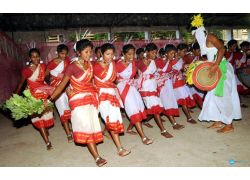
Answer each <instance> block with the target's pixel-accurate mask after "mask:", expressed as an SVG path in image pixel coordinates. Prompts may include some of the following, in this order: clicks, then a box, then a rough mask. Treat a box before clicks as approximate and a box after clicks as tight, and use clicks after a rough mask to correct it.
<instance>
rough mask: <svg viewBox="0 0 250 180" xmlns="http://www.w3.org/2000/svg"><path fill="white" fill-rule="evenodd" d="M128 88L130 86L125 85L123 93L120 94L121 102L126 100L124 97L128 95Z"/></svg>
mask: <svg viewBox="0 0 250 180" xmlns="http://www.w3.org/2000/svg"><path fill="white" fill-rule="evenodd" d="M129 88H130V85H129V84H126V85H125V87H124V89H123V91H122V92H120V95H121V99H122V101H123V102H124V101H125V99H126V96H127V94H128V91H129Z"/></svg>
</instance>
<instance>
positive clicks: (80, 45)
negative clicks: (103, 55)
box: [76, 39, 93, 52]
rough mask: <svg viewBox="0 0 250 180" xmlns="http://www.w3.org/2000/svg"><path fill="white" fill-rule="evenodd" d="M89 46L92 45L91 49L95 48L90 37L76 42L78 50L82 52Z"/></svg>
mask: <svg viewBox="0 0 250 180" xmlns="http://www.w3.org/2000/svg"><path fill="white" fill-rule="evenodd" d="M87 47H91V49H93V44H92V42H91V41H90V40H88V39H82V40H80V41H77V43H76V50H77V51H78V52H81V51H82V50H84V49H86V48H87Z"/></svg>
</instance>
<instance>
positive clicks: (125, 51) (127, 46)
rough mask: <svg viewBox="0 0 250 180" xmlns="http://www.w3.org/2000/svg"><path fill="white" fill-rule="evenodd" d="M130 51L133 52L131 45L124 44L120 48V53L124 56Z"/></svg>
mask: <svg viewBox="0 0 250 180" xmlns="http://www.w3.org/2000/svg"><path fill="white" fill-rule="evenodd" d="M130 49H133V50H135V47H134V46H133V45H132V44H126V45H125V46H123V48H122V53H123V54H126V53H127V52H128V51H129V50H130Z"/></svg>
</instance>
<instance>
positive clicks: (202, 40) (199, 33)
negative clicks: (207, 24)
mask: <svg viewBox="0 0 250 180" xmlns="http://www.w3.org/2000/svg"><path fill="white" fill-rule="evenodd" d="M204 31H206V29H205V28H204V26H201V27H199V28H197V29H195V30H193V31H192V35H195V38H196V39H197V41H198V43H199V45H200V49H201V55H205V54H206V35H205V33H204Z"/></svg>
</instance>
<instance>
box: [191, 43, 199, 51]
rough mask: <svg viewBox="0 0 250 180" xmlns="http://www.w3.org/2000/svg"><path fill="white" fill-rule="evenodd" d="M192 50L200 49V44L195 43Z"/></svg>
mask: <svg viewBox="0 0 250 180" xmlns="http://www.w3.org/2000/svg"><path fill="white" fill-rule="evenodd" d="M192 49H193V50H197V49H200V45H199V43H198V42H195V43H194V44H193V46H192Z"/></svg>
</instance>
